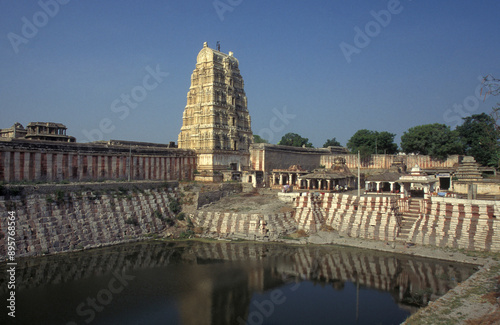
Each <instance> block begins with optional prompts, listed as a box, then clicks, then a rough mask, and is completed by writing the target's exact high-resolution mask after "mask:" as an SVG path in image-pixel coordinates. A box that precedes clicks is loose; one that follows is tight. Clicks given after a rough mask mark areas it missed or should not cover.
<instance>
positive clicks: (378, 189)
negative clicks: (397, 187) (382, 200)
mask: <svg viewBox="0 0 500 325" xmlns="http://www.w3.org/2000/svg"><path fill="white" fill-rule="evenodd" d="M375 183H377V193H378V192H380V182H375Z"/></svg>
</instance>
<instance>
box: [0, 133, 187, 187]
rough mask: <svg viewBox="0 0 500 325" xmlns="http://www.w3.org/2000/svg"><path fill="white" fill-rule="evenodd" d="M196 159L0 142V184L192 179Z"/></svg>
mask: <svg viewBox="0 0 500 325" xmlns="http://www.w3.org/2000/svg"><path fill="white" fill-rule="evenodd" d="M195 169H196V155H195V153H194V152H193V151H191V150H185V149H177V148H169V147H168V146H161V145H157V146H148V145H147V144H141V143H137V145H134V146H132V145H121V144H106V143H102V144H101V143H91V144H86V143H83V144H82V143H52V142H50V141H30V140H22V139H11V140H10V141H5V140H3V141H0V182H16V181H63V180H69V181H88V180H106V179H110V180H117V179H128V178H129V176H130V179H131V180H165V181H170V180H192V179H193V177H194V171H195Z"/></svg>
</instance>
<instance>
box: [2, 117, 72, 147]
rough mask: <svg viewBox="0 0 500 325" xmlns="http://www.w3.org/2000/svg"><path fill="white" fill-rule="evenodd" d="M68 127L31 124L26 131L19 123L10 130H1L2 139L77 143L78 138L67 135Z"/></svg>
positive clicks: (57, 124)
mask: <svg viewBox="0 0 500 325" xmlns="http://www.w3.org/2000/svg"><path fill="white" fill-rule="evenodd" d="M66 129H67V127H66V125H64V124H61V123H53V122H30V123H29V124H28V126H27V128H26V129H25V128H24V127H23V125H22V124H21V123H19V122H17V123H15V124H14V125H13V126H11V127H10V128H8V129H0V137H1V138H4V139H5V138H7V139H20V138H24V139H28V140H42V141H59V142H76V138H75V137H72V136H70V135H66Z"/></svg>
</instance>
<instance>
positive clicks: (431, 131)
mask: <svg viewBox="0 0 500 325" xmlns="http://www.w3.org/2000/svg"><path fill="white" fill-rule="evenodd" d="M401 149H403V151H404V152H406V153H415V154H421V155H430V156H431V157H433V158H438V159H446V158H447V157H448V156H449V155H454V154H462V153H463V145H462V143H461V142H460V139H459V137H458V132H457V131H456V130H454V131H452V130H450V127H449V126H446V125H444V124H439V123H434V124H425V125H418V126H414V127H412V128H409V129H408V131H406V132H405V133H404V134H403V136H401Z"/></svg>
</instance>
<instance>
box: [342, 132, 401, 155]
mask: <svg viewBox="0 0 500 325" xmlns="http://www.w3.org/2000/svg"><path fill="white" fill-rule="evenodd" d="M395 136H396V135H395V134H393V133H389V132H387V131H382V132H378V131H370V130H367V129H362V130H358V131H357V132H356V133H354V135H353V136H352V137H351V138H350V139H349V141H347V148H348V149H349V150H350V151H351V152H354V153H355V152H358V150H359V152H360V155H361V156H362V157H368V156H370V155H372V154H375V153H386V154H395V153H397V152H398V145H397V144H396V143H394V137H395Z"/></svg>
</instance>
